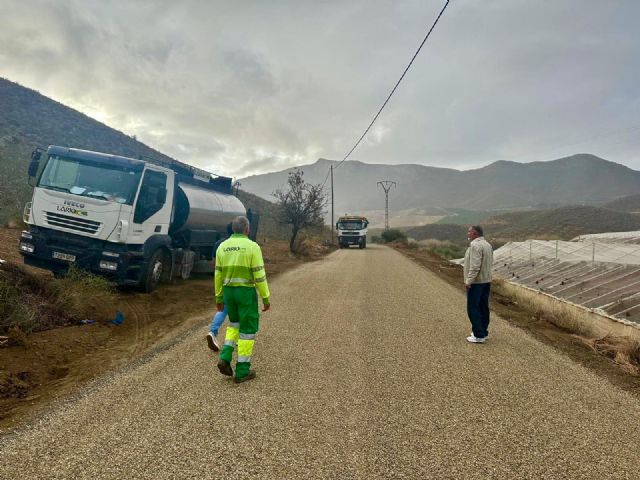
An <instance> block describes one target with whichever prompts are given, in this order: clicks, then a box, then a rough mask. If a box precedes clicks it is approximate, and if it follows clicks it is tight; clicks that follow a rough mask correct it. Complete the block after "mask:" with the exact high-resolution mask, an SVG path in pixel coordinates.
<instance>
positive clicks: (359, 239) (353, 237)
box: [336, 215, 369, 248]
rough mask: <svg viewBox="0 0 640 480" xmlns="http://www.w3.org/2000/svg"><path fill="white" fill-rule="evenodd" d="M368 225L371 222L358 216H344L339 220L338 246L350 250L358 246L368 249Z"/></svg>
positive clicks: (337, 223)
mask: <svg viewBox="0 0 640 480" xmlns="http://www.w3.org/2000/svg"><path fill="white" fill-rule="evenodd" d="M368 225H369V220H367V219H366V217H361V216H358V215H344V216H342V217H340V218H338V221H337V222H336V230H337V231H338V246H339V247H340V248H349V247H350V246H351V245H358V247H359V248H367V226H368Z"/></svg>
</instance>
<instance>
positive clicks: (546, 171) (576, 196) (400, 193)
mask: <svg viewBox="0 0 640 480" xmlns="http://www.w3.org/2000/svg"><path fill="white" fill-rule="evenodd" d="M330 163H331V162H330V161H329V160H324V159H320V160H318V161H317V162H316V163H313V164H311V165H304V166H302V167H300V168H302V170H303V171H304V172H305V179H306V180H307V181H309V182H311V183H322V182H323V181H324V179H325V178H326V176H327V171H328V169H329V165H330ZM335 163H336V162H334V164H335ZM290 170H291V169H288V170H284V171H281V172H274V173H268V174H264V175H254V176H251V177H247V178H244V179H242V180H241V181H242V186H243V188H245V189H246V190H247V191H249V192H252V193H254V194H256V195H259V196H261V197H263V198H269V196H270V195H271V193H272V192H273V191H274V190H275V189H277V188H278V187H280V186H281V185H283V184H284V183H285V182H286V178H287V174H288V172H289V171H290ZM334 177H335V182H334V183H335V198H336V200H335V202H336V211H338V212H354V211H360V212H362V211H371V210H381V209H383V208H384V193H383V192H382V189H381V188H379V187H378V186H377V185H376V183H377V182H378V181H379V180H384V179H388V180H394V181H396V182H397V188H392V189H391V191H390V193H389V205H390V213H391V216H393V215H394V212H399V211H402V210H409V209H425V208H430V209H433V208H437V207H440V208H442V209H444V210H447V211H454V209H466V210H503V211H504V210H513V209H522V208H529V209H531V208H549V207H554V206H562V205H572V204H573V205H575V204H592V205H601V204H603V203H606V202H609V201H613V200H614V199H616V198H619V197H621V196H626V195H632V194H640V172H638V171H635V170H632V169H630V168H628V167H625V166H623V165H619V164H617V163H614V162H610V161H607V160H603V159H601V158H598V157H596V156H594V155H589V154H579V155H573V156H571V157H566V158H561V159H558V160H553V161H548V162H533V163H515V162H507V161H498V162H495V163H492V164H490V165H488V166H486V167H483V168H479V169H475V170H467V171H459V170H454V169H448V168H436V167H428V166H423V165H376V164H366V163H363V162H359V161H349V162H345V163H343V164H342V165H341V166H340V167H339V168H338V169H337V170H335V171H334Z"/></svg>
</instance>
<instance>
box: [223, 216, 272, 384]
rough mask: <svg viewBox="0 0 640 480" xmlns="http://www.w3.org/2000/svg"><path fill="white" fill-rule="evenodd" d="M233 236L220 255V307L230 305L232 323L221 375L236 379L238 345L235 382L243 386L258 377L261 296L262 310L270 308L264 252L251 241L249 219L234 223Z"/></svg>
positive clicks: (227, 335)
mask: <svg viewBox="0 0 640 480" xmlns="http://www.w3.org/2000/svg"><path fill="white" fill-rule="evenodd" d="M231 228H232V229H233V234H232V235H231V236H230V237H229V238H228V239H227V240H225V241H224V242H222V244H221V245H220V246H219V247H218V250H217V252H216V277H215V284H216V308H217V309H218V311H222V310H223V309H224V307H225V305H226V306H227V311H228V313H229V324H228V326H227V333H226V335H225V340H224V345H223V347H222V350H221V351H220V357H219V360H218V369H219V370H220V373H222V374H223V375H227V376H233V369H232V368H231V361H232V359H233V350H234V348H235V345H236V343H237V345H238V361H237V363H236V374H235V378H234V380H235V382H236V383H242V382H245V381H247V380H251V379H253V378H255V377H256V372H255V371H254V370H251V355H252V354H253V345H254V343H255V338H256V334H257V333H258V320H259V317H260V315H259V312H258V296H257V294H256V289H257V290H258V293H259V294H260V297H261V298H262V305H263V308H262V311H263V312H266V311H267V310H269V308H270V306H271V305H270V301H269V286H268V285H267V274H266V272H265V269H264V261H263V260H262V251H261V250H260V247H259V246H258V244H257V243H255V242H254V241H252V240H250V239H249V228H250V227H249V220H248V219H247V217H236V218H235V219H234V220H233V222H232V223H231Z"/></svg>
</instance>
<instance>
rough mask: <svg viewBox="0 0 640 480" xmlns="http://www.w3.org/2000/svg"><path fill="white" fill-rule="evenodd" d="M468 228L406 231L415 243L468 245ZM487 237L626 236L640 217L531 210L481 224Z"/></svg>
mask: <svg viewBox="0 0 640 480" xmlns="http://www.w3.org/2000/svg"><path fill="white" fill-rule="evenodd" d="M470 224H471V222H470V223H469V224H465V225H453V224H448V225H447V224H440V223H436V224H431V225H423V226H421V227H411V228H406V229H404V231H405V233H406V234H407V236H408V237H409V238H413V239H415V240H418V241H420V240H427V239H435V240H448V241H450V242H453V243H465V242H466V238H467V228H468V225H470ZM479 224H480V225H482V226H483V227H484V231H485V236H486V237H487V239H489V240H490V241H491V242H492V243H493V244H494V245H495V244H496V242H501V243H503V242H507V241H520V240H527V239H530V238H536V239H540V240H545V239H548V240H555V239H557V240H571V239H572V238H574V237H576V236H578V235H584V234H587V233H602V232H624V231H630V230H639V229H640V215H634V214H631V213H626V212H618V211H613V210H609V209H606V208H598V207H589V206H569V207H560V208H554V209H549V210H530V211H519V212H510V213H504V214H502V215H495V216H493V217H490V218H488V219H486V221H484V222H479Z"/></svg>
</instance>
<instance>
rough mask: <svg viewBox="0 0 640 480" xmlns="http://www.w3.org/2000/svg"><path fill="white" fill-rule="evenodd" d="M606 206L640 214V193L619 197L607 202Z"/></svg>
mask: <svg viewBox="0 0 640 480" xmlns="http://www.w3.org/2000/svg"><path fill="white" fill-rule="evenodd" d="M604 208H608V209H610V210H617V211H619V212H629V213H635V214H640V193H639V194H637V195H629V196H626V197H622V198H618V199H617V200H614V201H613V202H609V203H607V204H605V205H604Z"/></svg>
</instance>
